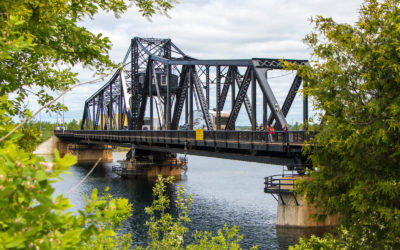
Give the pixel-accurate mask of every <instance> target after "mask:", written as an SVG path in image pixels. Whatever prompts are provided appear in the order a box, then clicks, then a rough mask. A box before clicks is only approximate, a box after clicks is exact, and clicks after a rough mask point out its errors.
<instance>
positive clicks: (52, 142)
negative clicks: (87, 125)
mask: <svg viewBox="0 0 400 250" xmlns="http://www.w3.org/2000/svg"><path fill="white" fill-rule="evenodd" d="M55 149H57V150H58V152H59V153H60V156H64V155H66V154H71V155H75V156H76V159H77V161H78V163H83V164H85V163H88V164H90V163H95V162H97V160H98V159H99V158H101V161H100V162H101V163H110V162H112V161H113V157H112V147H111V146H108V145H77V144H71V143H66V142H63V141H61V140H60V139H59V138H58V137H56V136H54V135H53V136H52V137H50V138H49V139H48V140H47V141H45V142H43V143H41V144H40V145H39V146H38V147H37V148H36V150H35V151H34V152H33V153H34V154H36V155H53V154H54V150H55Z"/></svg>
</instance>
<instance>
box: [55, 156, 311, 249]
mask: <svg viewBox="0 0 400 250" xmlns="http://www.w3.org/2000/svg"><path fill="white" fill-rule="evenodd" d="M124 157H125V153H124V152H115V153H114V161H117V160H120V159H123V158H124ZM188 161H189V170H188V172H187V173H186V175H183V176H182V180H180V181H177V182H175V184H174V186H175V187H176V185H184V187H185V189H186V190H187V193H188V194H192V195H193V202H192V206H191V207H190V218H191V220H192V221H191V223H190V224H189V225H188V228H189V234H191V233H193V232H194V231H195V230H203V231H205V230H207V231H212V232H216V231H217V230H218V229H220V228H222V227H223V226H224V224H227V225H228V226H232V225H237V226H238V227H239V228H240V233H241V234H244V238H243V240H242V241H241V246H242V247H243V248H244V249H248V248H250V247H251V246H253V245H258V246H259V249H287V247H288V246H289V245H291V244H294V243H296V242H297V241H298V239H299V237H300V236H302V235H309V234H311V233H316V232H314V230H312V229H309V230H302V229H283V228H277V227H276V226H275V222H276V211H277V201H276V200H275V199H274V198H273V197H272V196H271V195H269V194H265V193H264V192H263V190H264V183H263V182H264V179H263V178H264V177H266V176H269V175H274V174H280V173H282V167H281V166H273V165H267V164H259V163H251V162H242V161H233V160H226V159H216V158H208V157H199V156H188ZM111 166H112V164H103V165H99V166H97V168H96V169H95V171H94V172H93V173H92V174H91V176H90V177H89V178H88V179H87V180H86V181H85V182H84V183H83V184H82V185H81V186H79V187H78V188H77V189H76V190H75V191H74V192H73V193H71V194H70V195H69V198H70V201H71V203H72V204H74V205H75V209H80V208H83V207H84V205H85V199H84V197H83V195H82V193H83V192H85V193H86V194H90V193H91V190H92V189H93V188H97V189H99V191H101V190H104V189H105V188H106V187H110V193H111V194H112V195H113V196H114V197H124V198H127V199H129V201H130V202H132V203H133V204H134V215H133V216H132V217H131V218H129V219H128V220H127V221H126V222H125V223H124V225H123V229H122V231H123V232H125V233H126V232H130V233H131V234H132V236H133V241H134V243H135V244H136V245H142V246H143V245H145V244H146V240H147V239H146V236H147V228H146V227H145V226H144V223H145V221H146V219H147V215H146V214H145V213H144V208H145V207H146V206H150V205H151V202H152V187H153V185H154V183H152V182H151V181H147V180H132V179H121V178H120V177H119V176H117V175H115V174H113V173H112V172H111ZM90 168H91V166H72V167H71V169H70V172H72V173H73V176H68V175H65V176H64V181H62V182H59V183H56V184H54V186H55V188H56V193H57V194H60V193H66V192H67V191H68V190H69V189H70V188H71V187H73V186H74V185H76V184H77V183H78V182H79V181H80V180H81V179H82V178H83V177H84V176H85V175H86V174H87V172H88V171H89V170H90ZM173 189H174V188H172V190H173Z"/></svg>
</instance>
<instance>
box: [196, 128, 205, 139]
mask: <svg viewBox="0 0 400 250" xmlns="http://www.w3.org/2000/svg"><path fill="white" fill-rule="evenodd" d="M202 140H204V130H203V129H202V128H199V129H196V141H202Z"/></svg>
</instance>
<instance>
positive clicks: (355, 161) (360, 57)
mask: <svg viewBox="0 0 400 250" xmlns="http://www.w3.org/2000/svg"><path fill="white" fill-rule="evenodd" d="M399 6H400V1H398V0H385V1H376V0H366V1H365V2H364V4H363V5H362V6H361V9H360V16H359V19H358V21H357V22H356V23H355V24H354V25H350V24H340V23H336V22H335V21H333V20H332V19H331V18H325V17H321V16H318V17H316V18H315V19H312V22H313V23H314V24H315V26H316V32H315V33H312V34H310V35H308V36H307V37H306V39H305V41H306V42H307V43H308V45H309V46H310V47H311V49H313V51H314V52H313V61H312V63H311V66H305V67H301V68H299V72H300V73H301V75H302V76H303V77H304V79H305V80H306V81H307V82H308V87H306V88H305V90H304V92H305V94H308V95H310V96H311V97H312V99H313V100H314V106H315V107H316V108H317V109H318V110H319V111H320V113H319V117H320V122H321V125H320V126H319V128H318V130H319V134H318V135H317V136H316V138H315V141H314V143H316V145H318V146H317V147H315V148H314V153H313V155H312V157H311V159H312V162H313V165H314V168H315V169H313V170H311V171H310V173H309V174H310V176H311V178H310V179H308V180H305V181H304V182H303V183H302V184H301V185H300V187H299V188H298V191H301V192H303V193H306V194H307V198H308V200H309V201H310V202H312V203H315V204H316V205H317V206H318V207H320V208H321V214H320V215H321V216H324V215H327V214H328V215H329V214H336V213H339V214H340V215H341V221H342V223H343V225H344V226H345V227H344V229H342V230H340V231H339V232H338V234H337V236H336V237H332V236H329V237H330V238H329V239H330V240H331V241H329V242H331V243H332V240H334V241H335V242H336V243H337V244H336V245H335V244H334V245H330V247H332V248H335V249H337V248H342V247H346V248H356V249H361V248H362V249H367V248H378V249H393V248H394V249H397V248H399V247H400V226H399V225H400V200H399V196H400V168H399V167H398V165H399V162H400V88H399V84H400V70H399V69H400V49H399V48H400V8H399ZM327 239H328V238H325V239H321V240H327ZM317 241H319V240H316V239H315V238H313V239H311V240H310V241H303V242H302V243H301V245H302V246H303V247H306V246H307V244H313V243H315V242H317ZM319 243H322V241H319ZM319 243H318V244H319ZM324 244H325V243H324ZM324 244H322V245H324ZM325 246H326V247H327V248H328V245H325ZM306 248H307V247H306Z"/></svg>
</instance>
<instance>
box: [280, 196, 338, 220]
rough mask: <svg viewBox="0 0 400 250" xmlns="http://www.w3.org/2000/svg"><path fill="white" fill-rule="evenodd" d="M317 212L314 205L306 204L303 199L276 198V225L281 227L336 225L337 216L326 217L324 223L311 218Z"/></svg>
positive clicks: (293, 197) (294, 197)
mask: <svg viewBox="0 0 400 250" xmlns="http://www.w3.org/2000/svg"><path fill="white" fill-rule="evenodd" d="M316 212H318V208H316V207H315V206H314V205H310V204H307V201H306V199H305V197H303V196H298V195H297V196H295V195H294V194H281V195H280V196H279V198H278V213H277V217H276V225H277V226H283V227H328V226H335V225H337V224H338V219H339V216H337V215H335V216H328V217H327V218H326V219H325V220H324V221H317V220H316V219H314V218H311V215H312V214H315V213H316Z"/></svg>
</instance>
